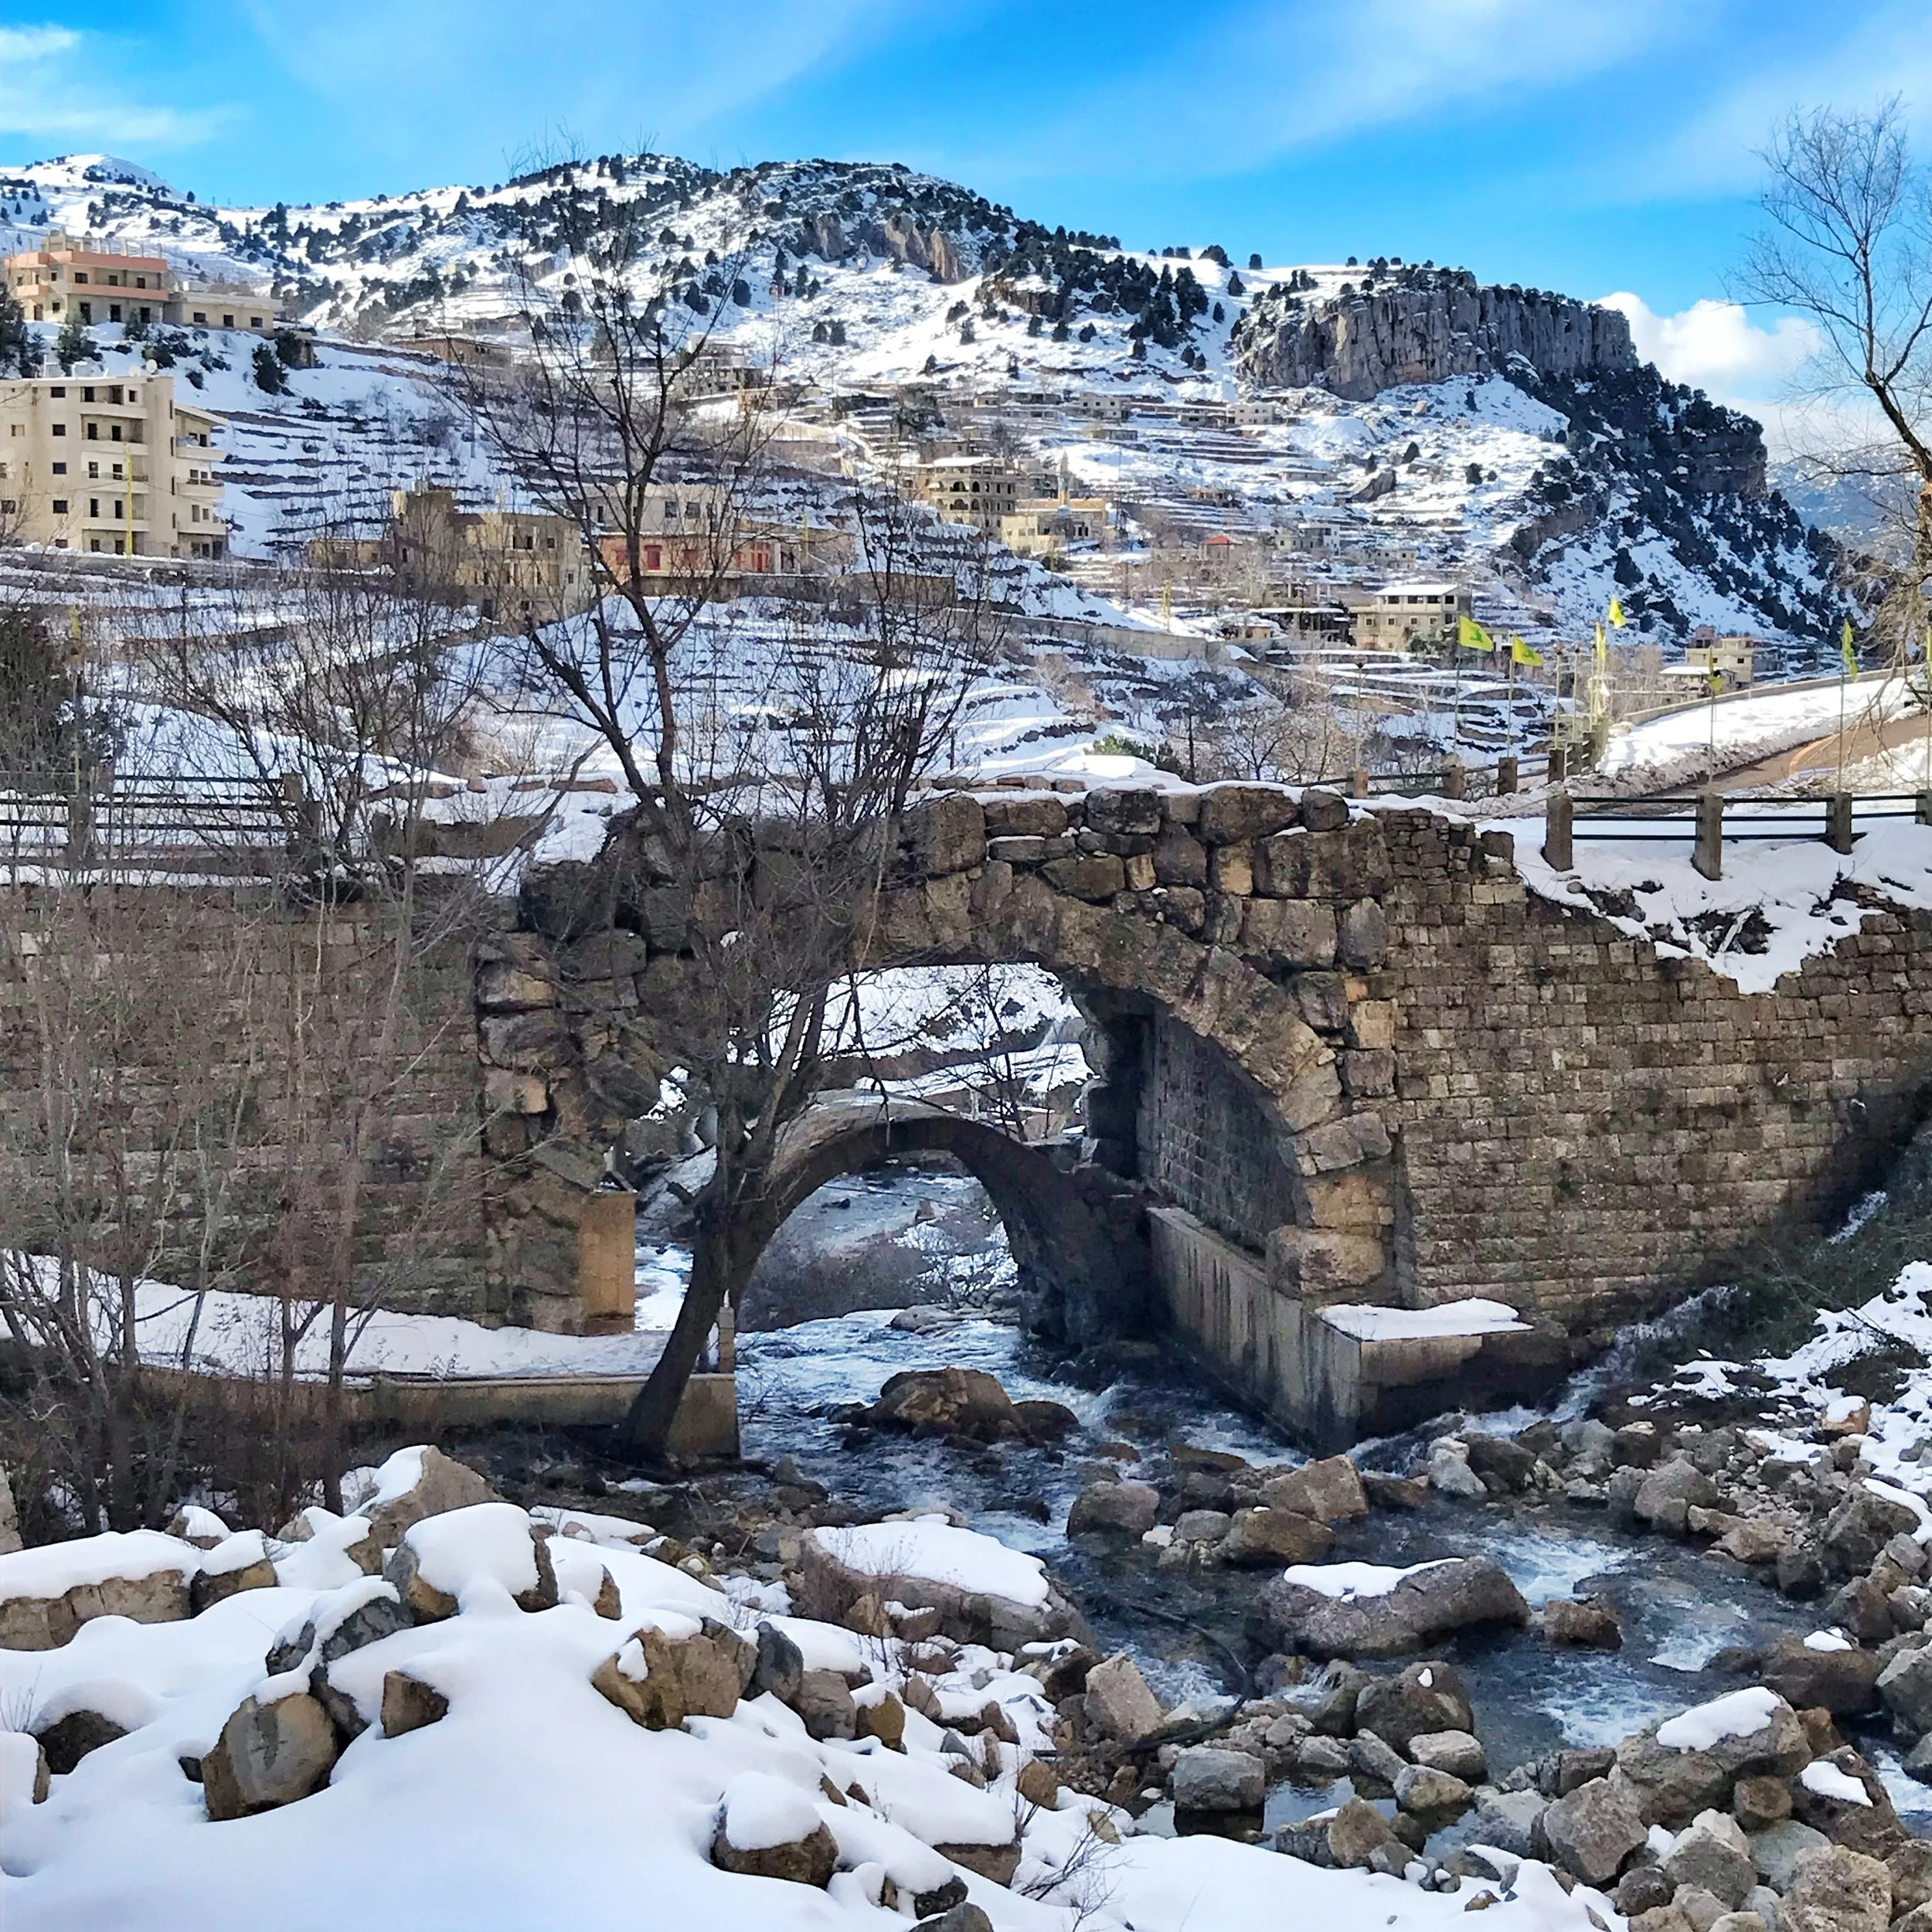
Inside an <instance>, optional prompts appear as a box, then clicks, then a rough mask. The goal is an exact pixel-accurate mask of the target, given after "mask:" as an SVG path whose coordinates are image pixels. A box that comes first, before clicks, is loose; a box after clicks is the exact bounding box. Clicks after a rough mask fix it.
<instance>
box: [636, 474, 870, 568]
mask: <svg viewBox="0 0 1932 1932" xmlns="http://www.w3.org/2000/svg"><path fill="white" fill-rule="evenodd" d="M637 509H638V539H639V541H638V577H639V578H640V580H645V581H646V582H647V583H648V580H651V579H653V578H662V580H664V583H665V588H666V589H670V588H671V587H673V586H675V585H676V584H679V583H684V584H690V583H698V582H703V581H708V580H711V579H713V578H714V577H719V578H722V579H723V585H724V587H725V588H726V589H727V590H730V589H734V588H739V587H743V580H746V579H750V578H757V577H808V576H811V575H812V574H814V573H815V572H818V571H821V570H827V569H831V568H835V567H838V566H842V565H843V564H844V563H846V562H847V561H849V559H850V557H851V555H852V540H851V539H850V538H849V536H846V535H845V532H842V531H839V530H834V529H828V528H827V527H826V526H824V525H822V524H811V523H808V522H803V521H801V522H798V523H795V524H794V523H785V524H781V523H777V522H773V521H771V520H770V519H767V518H761V517H757V516H753V515H748V514H747V513H746V512H743V510H741V509H738V508H736V506H734V505H733V503H732V502H731V500H730V497H729V495H728V494H727V493H726V492H724V491H723V490H719V489H718V488H715V487H713V486H711V485H704V484H675V483H672V484H661V485H652V487H651V488H649V489H648V490H646V491H645V492H644V494H643V500H642V501H641V502H640V503H639V504H638V506H637ZM608 520H609V522H611V523H612V524H613V525H616V526H620V527H619V529H618V530H614V531H613V532H610V533H608V534H607V535H606V536H604V537H603V538H602V539H600V542H599V544H598V552H599V554H600V556H602V558H603V560H604V565H605V567H606V568H607V569H608V570H609V571H610V572H611V575H612V576H613V577H615V578H616V579H617V580H618V581H619V582H624V581H627V580H628V578H629V577H630V572H631V566H630V560H629V558H628V555H627V550H628V545H627V543H626V542H625V539H624V536H622V535H621V525H622V523H623V522H624V518H623V517H622V516H621V515H616V514H614V515H611V517H610V518H609V519H608ZM727 550H728V551H729V555H728V556H727V554H726V553H727Z"/></svg>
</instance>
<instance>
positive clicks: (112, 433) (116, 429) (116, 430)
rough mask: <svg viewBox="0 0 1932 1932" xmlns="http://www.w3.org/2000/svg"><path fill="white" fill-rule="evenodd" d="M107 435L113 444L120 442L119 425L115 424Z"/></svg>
mask: <svg viewBox="0 0 1932 1932" xmlns="http://www.w3.org/2000/svg"><path fill="white" fill-rule="evenodd" d="M107 434H108V435H109V436H111V437H112V438H113V439H114V441H115V442H117V443H118V442H119V441H120V440H121V425H120V424H119V423H115V424H114V425H113V427H111V429H109V430H108V431H107Z"/></svg>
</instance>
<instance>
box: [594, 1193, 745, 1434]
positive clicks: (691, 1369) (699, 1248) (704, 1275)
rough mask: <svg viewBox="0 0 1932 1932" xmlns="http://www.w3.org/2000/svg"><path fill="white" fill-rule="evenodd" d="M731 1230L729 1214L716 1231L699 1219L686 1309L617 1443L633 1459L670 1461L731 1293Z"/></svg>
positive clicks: (704, 1218)
mask: <svg viewBox="0 0 1932 1932" xmlns="http://www.w3.org/2000/svg"><path fill="white" fill-rule="evenodd" d="M729 1228H730V1219H729V1214H728V1212H727V1213H725V1214H722V1215H720V1216H718V1217H717V1219H716V1223H715V1225H714V1224H713V1218H712V1217H711V1216H701V1217H700V1219H699V1232H698V1239H697V1243H696V1247H695V1248H694V1250H693V1251H692V1257H691V1285H690V1286H689V1287H688V1288H686V1289H685V1296H684V1304H683V1306H682V1308H679V1311H678V1318H677V1321H675V1323H674V1324H673V1325H672V1330H671V1338H670V1340H669V1341H668V1342H666V1343H665V1349H664V1353H663V1354H662V1355H659V1356H658V1362H657V1366H656V1367H655V1368H654V1369H652V1370H651V1376H650V1379H649V1380H648V1381H647V1382H646V1383H645V1385H644V1386H643V1387H642V1388H641V1389H639V1390H638V1393H637V1396H636V1397H635V1399H634V1400H633V1401H632V1403H631V1410H630V1413H629V1414H628V1415H627V1416H626V1417H624V1426H623V1427H622V1429H621V1430H620V1431H619V1434H618V1440H620V1441H621V1443H622V1444H623V1445H624V1447H625V1448H626V1449H628V1450H629V1451H631V1454H634V1455H637V1456H641V1457H644V1458H648V1459H649V1460H651V1461H655V1462H662V1461H666V1460H668V1444H669V1442H670V1440H671V1430H672V1424H673V1423H675V1421H676V1420H677V1417H678V1407H679V1404H680V1403H682V1401H683V1400H684V1392H685V1389H686V1387H687V1386H689V1383H690V1381H691V1378H692V1376H693V1375H694V1374H696V1372H697V1367H698V1362H699V1358H700V1357H701V1356H702V1354H703V1353H704V1345H705V1342H706V1339H707V1338H709V1335H710V1333H711V1331H712V1329H713V1327H714V1326H715V1325H716V1322H717V1319H718V1317H719V1314H720V1313H721V1312H723V1308H724V1304H725V1300H726V1296H727V1295H728V1294H730V1291H731V1277H732V1260H733V1243H732V1240H731V1238H730V1233H729Z"/></svg>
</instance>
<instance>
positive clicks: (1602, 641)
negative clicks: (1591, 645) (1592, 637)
mask: <svg viewBox="0 0 1932 1932" xmlns="http://www.w3.org/2000/svg"><path fill="white" fill-rule="evenodd" d="M1609 659H1610V639H1609V638H1607V637H1606V636H1605V635H1604V627H1603V626H1602V625H1601V624H1598V625H1597V669H1598V670H1599V671H1600V670H1602V669H1603V668H1604V665H1605V664H1607V662H1609Z"/></svg>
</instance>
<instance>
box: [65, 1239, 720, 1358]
mask: <svg viewBox="0 0 1932 1932" xmlns="http://www.w3.org/2000/svg"><path fill="white" fill-rule="evenodd" d="M42 1266H43V1268H48V1267H51V1264H46V1263H43V1264H42ZM688 1273H689V1257H688V1256H686V1255H682V1254H679V1253H665V1252H661V1251H659V1250H655V1249H648V1248H647V1249H645V1250H641V1251H640V1254H639V1260H638V1301H637V1313H636V1326H635V1328H634V1330H633V1331H631V1332H628V1333H625V1334H621V1335H546V1334H543V1333H541V1332H539V1331H538V1330H536V1329H535V1328H484V1327H483V1326H481V1324H479V1323H478V1322H474V1321H464V1320H462V1319H461V1318H457V1317H456V1316H453V1315H402V1314H398V1313H396V1312H394V1311H390V1310H386V1309H378V1310H376V1311H370V1312H365V1313H352V1315H351V1316H350V1318H349V1353H348V1357H347V1362H346V1366H347V1370H348V1372H349V1375H350V1376H351V1377H352V1378H353V1377H359V1376H376V1375H406V1376H438V1377H447V1378H451V1379H462V1378H467V1377H483V1376H637V1375H646V1374H648V1373H649V1372H650V1370H651V1367H652V1366H653V1365H654V1364H655V1362H656V1361H657V1359H658V1355H659V1354H660V1353H661V1352H662V1349H663V1347H664V1338H665V1332H667V1331H668V1329H669V1328H670V1327H671V1325H672V1322H673V1321H675V1320H676V1318H677V1311H678V1308H679V1304H680V1303H681V1302H682V1300H683V1282H684V1279H685V1276H686V1275H687V1274H688ZM49 1278H51V1277H49ZM111 1299H112V1298H111V1296H107V1295H105V1294H104V1296H103V1298H101V1299H100V1301H99V1302H98V1304H97V1307H96V1309H95V1315H94V1320H95V1324H96V1327H97V1330H98V1331H99V1335H100V1343H101V1345H102V1346H103V1347H107V1346H110V1345H112V1343H113V1342H114V1332H113V1321H114V1312H113V1308H112V1306H111ZM134 1302H135V1314H134V1320H135V1324H136V1345H137V1346H138V1349H139V1350H140V1352H141V1360H142V1361H144V1362H148V1363H150V1364H151V1365H153V1366H157V1367H165V1368H185V1369H196V1370H199V1371H201V1372H206V1373H209V1374H217V1375H229V1376H260V1377H266V1376H276V1375H279V1374H280V1373H281V1361H282V1323H283V1318H284V1313H285V1312H288V1311H287V1310H285V1308H284V1304H283V1303H282V1302H281V1301H280V1300H279V1299H278V1298H277V1297H275V1296H274V1295H265V1294H230V1293H228V1292H226V1291H223V1290H211V1291H208V1292H207V1293H206V1294H201V1295H199V1296H197V1295H196V1294H193V1293H192V1292H191V1291H188V1290H185V1289H183V1288H181V1287H176V1286H175V1285H174V1284H172V1283H170V1282H166V1281H141V1282H138V1283H137V1284H136V1285H135V1290H134ZM314 1307H315V1304H312V1303H297V1304H292V1314H293V1318H294V1320H295V1321H297V1322H298V1323H300V1322H301V1320H302V1318H303V1317H304V1315H308V1314H309V1313H310V1312H311V1310H312V1309H313V1308H314ZM328 1346H329V1344H328V1310H327V1308H326V1307H324V1308H322V1309H321V1312H320V1315H319V1316H318V1318H315V1319H313V1320H311V1321H309V1322H308V1325H307V1327H306V1330H305V1332H304V1333H303V1334H302V1335H301V1338H299V1339H298V1342H296V1344H295V1348H294V1372H295V1374H296V1375H297V1376H298V1377H301V1378H304V1379H316V1378H319V1377H321V1376H325V1375H327V1374H328Z"/></svg>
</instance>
